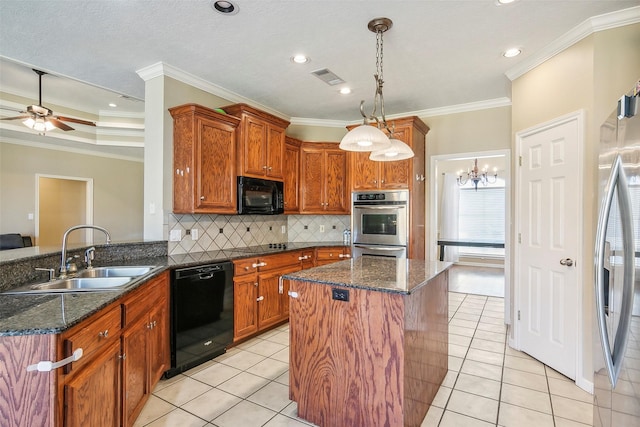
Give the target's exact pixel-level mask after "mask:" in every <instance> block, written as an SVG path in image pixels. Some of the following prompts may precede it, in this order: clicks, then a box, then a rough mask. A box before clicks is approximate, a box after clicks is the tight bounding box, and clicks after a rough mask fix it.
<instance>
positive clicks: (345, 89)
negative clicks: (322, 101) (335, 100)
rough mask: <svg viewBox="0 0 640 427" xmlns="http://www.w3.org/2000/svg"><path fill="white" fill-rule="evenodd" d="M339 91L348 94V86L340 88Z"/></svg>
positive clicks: (349, 91) (349, 90)
mask: <svg viewBox="0 0 640 427" xmlns="http://www.w3.org/2000/svg"><path fill="white" fill-rule="evenodd" d="M340 93H341V94H343V95H349V94H350V93H351V89H349V88H348V87H343V88H342V89H340Z"/></svg>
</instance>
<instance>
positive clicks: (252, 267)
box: [233, 258, 258, 276]
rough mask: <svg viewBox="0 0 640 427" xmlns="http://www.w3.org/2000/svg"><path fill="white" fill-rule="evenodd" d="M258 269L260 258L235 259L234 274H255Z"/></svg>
mask: <svg viewBox="0 0 640 427" xmlns="http://www.w3.org/2000/svg"><path fill="white" fill-rule="evenodd" d="M257 271H258V258H243V259H237V260H234V261H233V275H234V276H242V275H244V274H254V273H256V272H257Z"/></svg>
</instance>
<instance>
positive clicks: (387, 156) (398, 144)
mask: <svg viewBox="0 0 640 427" xmlns="http://www.w3.org/2000/svg"><path fill="white" fill-rule="evenodd" d="M390 141H391V146H390V147H389V148H384V149H382V150H377V151H372V152H371V155H370V156H369V159H370V160H375V161H376V162H393V161H396V160H406V159H410V158H412V157H413V156H414V153H413V150H412V149H411V147H409V146H408V145H407V144H405V143H404V142H402V141H400V140H399V139H394V138H391V139H390Z"/></svg>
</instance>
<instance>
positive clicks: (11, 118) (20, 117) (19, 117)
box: [0, 116, 31, 120]
mask: <svg viewBox="0 0 640 427" xmlns="http://www.w3.org/2000/svg"><path fill="white" fill-rule="evenodd" d="M29 117H31V116H15V117H3V118H1V119H0V120H20V119H28V118H29Z"/></svg>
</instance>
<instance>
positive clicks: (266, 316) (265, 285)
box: [257, 271, 282, 329]
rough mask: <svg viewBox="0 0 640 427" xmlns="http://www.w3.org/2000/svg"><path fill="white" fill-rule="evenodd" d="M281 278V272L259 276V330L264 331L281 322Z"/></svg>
mask: <svg viewBox="0 0 640 427" xmlns="http://www.w3.org/2000/svg"><path fill="white" fill-rule="evenodd" d="M279 278H280V272H279V271H278V272H274V273H263V274H260V275H258V298H257V300H258V329H264V328H266V327H269V326H271V325H273V324H275V323H277V322H279V321H280V320H281V313H282V309H281V308H280V306H281V297H280V292H278V285H279V283H278V282H279Z"/></svg>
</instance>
